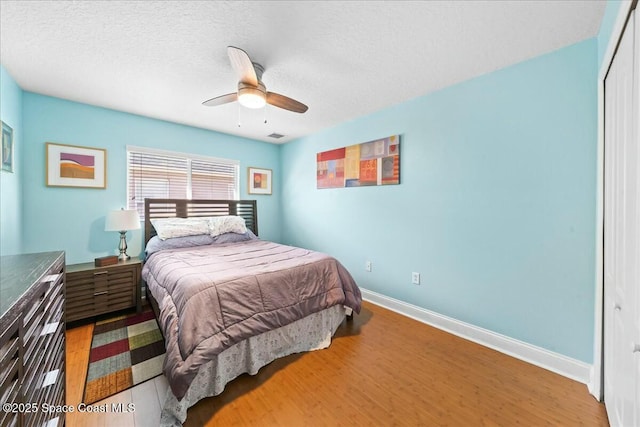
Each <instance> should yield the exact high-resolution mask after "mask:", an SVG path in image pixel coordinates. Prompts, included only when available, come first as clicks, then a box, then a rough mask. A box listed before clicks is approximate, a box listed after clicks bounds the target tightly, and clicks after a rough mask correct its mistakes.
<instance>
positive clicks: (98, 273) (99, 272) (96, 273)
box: [93, 270, 109, 276]
mask: <svg viewBox="0 0 640 427" xmlns="http://www.w3.org/2000/svg"><path fill="white" fill-rule="evenodd" d="M108 272H109V271H107V270H105V271H98V272H95V273H93V275H94V276H99V275H101V274H107V273H108Z"/></svg>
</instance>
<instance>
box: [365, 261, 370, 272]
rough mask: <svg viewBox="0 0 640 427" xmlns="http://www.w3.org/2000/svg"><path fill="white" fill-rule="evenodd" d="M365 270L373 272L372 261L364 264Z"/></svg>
mask: <svg viewBox="0 0 640 427" xmlns="http://www.w3.org/2000/svg"><path fill="white" fill-rule="evenodd" d="M364 269H365V270H367V271H369V272H371V261H367V262H366V263H365V264H364Z"/></svg>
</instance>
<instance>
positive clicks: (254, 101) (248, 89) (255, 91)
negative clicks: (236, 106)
mask: <svg viewBox="0 0 640 427" xmlns="http://www.w3.org/2000/svg"><path fill="white" fill-rule="evenodd" d="M238 102H239V103H240V104H241V105H242V106H244V107H247V108H262V107H264V106H265V105H266V104H267V90H266V88H265V87H264V84H262V82H260V81H259V82H258V86H251V85H248V84H245V83H242V82H240V83H238Z"/></svg>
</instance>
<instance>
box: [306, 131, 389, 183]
mask: <svg viewBox="0 0 640 427" xmlns="http://www.w3.org/2000/svg"><path fill="white" fill-rule="evenodd" d="M316 165H317V185H318V187H317V188H343V187H364V186H373V185H393V184H400V135H392V136H389V137H387V138H382V139H377V140H375V141H369V142H364V143H362V144H356V145H350V146H348V147H343V148H338V149H335V150H330V151H323V152H321V153H318V154H317V155H316Z"/></svg>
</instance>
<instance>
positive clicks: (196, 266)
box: [142, 240, 362, 400]
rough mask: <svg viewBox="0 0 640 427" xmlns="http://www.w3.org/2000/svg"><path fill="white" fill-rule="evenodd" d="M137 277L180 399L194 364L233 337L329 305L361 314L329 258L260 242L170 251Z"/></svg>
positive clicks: (353, 290)
mask: <svg viewBox="0 0 640 427" xmlns="http://www.w3.org/2000/svg"><path fill="white" fill-rule="evenodd" d="M142 278H143V279H144V280H145V281H146V283H147V286H148V287H149V290H150V291H151V293H152V294H153V296H154V298H155V299H156V300H157V301H158V305H159V308H160V318H159V319H158V320H159V323H160V327H161V329H162V331H163V333H164V336H165V342H166V347H167V357H166V359H165V363H164V374H165V375H166V376H167V379H168V380H169V384H170V385H171V389H172V391H173V393H174V395H175V396H176V397H177V398H178V399H179V400H181V399H182V397H183V396H184V394H185V393H186V391H187V389H188V388H189V385H190V384H191V381H192V380H193V378H194V377H195V375H196V374H197V372H198V368H199V367H200V366H201V365H203V364H205V363H207V362H208V361H209V360H210V359H211V358H212V357H214V356H216V355H217V354H219V353H221V352H222V351H223V350H225V349H227V348H229V347H231V346H232V345H234V344H236V343H237V342H239V341H242V340H244V339H245V338H248V337H250V336H253V335H258V334H260V333H263V332H266V331H269V330H272V329H275V328H279V327H281V326H284V325H287V324H289V323H291V322H294V321H296V320H298V319H301V318H303V317H305V316H308V315H309V314H312V313H315V312H318V311H321V310H323V309H325V308H328V307H331V306H333V305H336V304H343V305H345V306H347V307H350V308H352V309H353V310H354V311H355V312H356V313H359V312H360V305H361V302H362V298H361V295H360V290H359V289H358V286H357V285H356V283H355V281H354V280H353V278H352V277H351V275H350V274H349V272H348V271H347V270H346V269H345V268H344V267H343V266H342V265H341V264H340V263H339V262H338V261H337V260H336V259H334V258H332V257H330V256H328V255H326V254H323V253H319V252H314V251H309V250H306V249H301V248H296V247H292V246H285V245H280V244H277V243H273V242H268V241H263V240H250V241H246V242H240V243H232V244H223V245H211V246H199V247H194V248H183V249H171V250H164V251H160V252H157V253H155V254H153V255H151V256H150V257H149V259H148V260H147V261H146V262H145V264H144V268H143V270H142Z"/></svg>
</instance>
